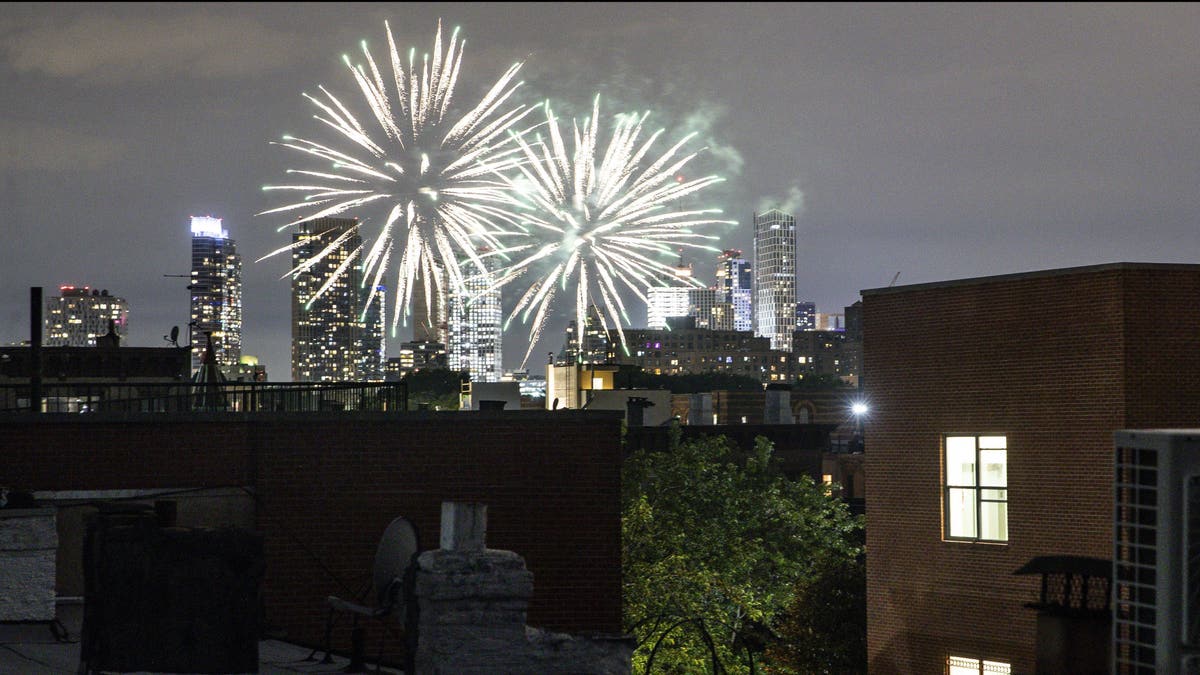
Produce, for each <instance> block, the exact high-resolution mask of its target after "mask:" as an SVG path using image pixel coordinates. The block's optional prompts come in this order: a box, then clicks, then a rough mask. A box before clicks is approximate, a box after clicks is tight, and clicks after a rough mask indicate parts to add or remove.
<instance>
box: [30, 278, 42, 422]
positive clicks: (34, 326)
mask: <svg viewBox="0 0 1200 675" xmlns="http://www.w3.org/2000/svg"><path fill="white" fill-rule="evenodd" d="M29 409H30V410H31V411H33V412H35V413H36V412H41V411H42V287H41V286H31V287H30V288H29Z"/></svg>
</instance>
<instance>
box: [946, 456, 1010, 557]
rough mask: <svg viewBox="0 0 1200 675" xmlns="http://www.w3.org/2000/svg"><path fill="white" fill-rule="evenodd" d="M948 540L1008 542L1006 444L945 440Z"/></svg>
mask: <svg viewBox="0 0 1200 675" xmlns="http://www.w3.org/2000/svg"><path fill="white" fill-rule="evenodd" d="M944 475H945V482H944V490H945V491H944V494H943V499H944V500H945V509H946V512H945V535H946V538H947V539H967V540H972V541H1008V441H1007V438H1006V437H1004V436H946V437H945V474H944Z"/></svg>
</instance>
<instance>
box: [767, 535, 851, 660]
mask: <svg viewBox="0 0 1200 675" xmlns="http://www.w3.org/2000/svg"><path fill="white" fill-rule="evenodd" d="M865 563H866V561H865V560H864V559H863V557H862V556H859V557H857V558H844V557H840V556H835V557H832V558H827V559H825V560H823V561H822V562H821V564H820V565H819V568H818V570H817V573H816V574H815V575H814V576H812V577H811V578H809V579H805V580H803V581H801V582H800V583H798V584H796V587H795V594H794V595H793V596H792V600H791V602H790V603H789V604H788V606H787V608H786V609H785V610H784V612H783V614H782V615H781V616H780V619H779V621H778V623H777V624H776V632H777V635H776V639H775V640H773V641H772V642H771V644H770V645H769V646H768V647H767V661H768V663H769V664H770V667H769V668H768V670H769V672H771V673H865V672H866V671H867V570H866V564H865Z"/></svg>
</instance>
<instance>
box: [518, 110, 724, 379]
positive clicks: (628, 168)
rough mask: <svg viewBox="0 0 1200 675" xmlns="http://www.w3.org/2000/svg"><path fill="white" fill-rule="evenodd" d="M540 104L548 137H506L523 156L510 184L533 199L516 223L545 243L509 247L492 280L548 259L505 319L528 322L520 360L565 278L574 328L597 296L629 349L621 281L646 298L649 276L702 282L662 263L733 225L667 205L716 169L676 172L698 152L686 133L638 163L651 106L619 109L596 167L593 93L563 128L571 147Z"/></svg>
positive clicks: (710, 180)
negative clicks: (586, 113) (580, 116)
mask: <svg viewBox="0 0 1200 675" xmlns="http://www.w3.org/2000/svg"><path fill="white" fill-rule="evenodd" d="M545 112H546V130H547V135H548V137H549V138H548V139H542V138H541V137H540V136H539V137H538V139H537V140H535V141H533V142H529V141H528V140H527V139H526V137H525V136H516V135H514V136H513V139H514V141H515V142H516V143H517V145H518V146H519V147H520V149H521V152H522V154H523V155H524V158H525V159H526V160H527V161H524V162H521V163H518V164H516V165H515V166H514V169H515V172H514V174H513V175H515V176H517V177H516V178H510V179H509V182H510V183H512V185H513V187H514V189H517V190H518V191H520V192H522V193H524V195H525V197H526V199H527V200H528V201H529V202H530V203H531V205H532V206H533V207H534V209H533V210H532V212H531V214H530V213H527V214H525V217H524V218H523V220H522V225H523V226H524V227H525V228H527V229H528V230H530V231H531V232H533V233H537V234H538V235H540V236H539V238H541V239H549V243H546V244H544V245H540V246H539V245H538V244H523V245H521V246H514V247H512V248H510V249H509V252H510V253H516V254H517V255H514V256H513V257H512V262H511V263H510V264H509V265H508V266H507V267H505V268H504V269H502V270H501V271H500V272H499V273H498V274H497V278H496V281H495V286H500V285H504V284H507V283H510V282H512V281H514V280H516V279H517V278H519V277H521V276H523V275H526V274H530V275H531V276H532V274H531V273H532V272H533V271H534V269H535V268H540V267H542V266H543V265H546V266H549V267H550V271H549V272H548V273H546V274H544V275H542V276H539V277H537V278H536V279H534V280H533V281H532V283H531V284H530V286H529V287H528V288H527V289H526V290H525V292H524V293H523V294H521V296H520V298H519V299H518V300H517V303H516V306H515V307H514V308H513V310H512V313H511V314H510V315H509V317H508V319H507V321H506V323H505V327H507V326H508V324H509V323H511V322H512V320H513V319H514V318H516V317H517V316H518V315H519V316H520V317H521V320H522V321H523V322H525V323H529V324H530V333H529V348H528V350H527V351H526V352H525V358H524V359H523V360H522V366H521V367H522V368H523V367H524V365H525V362H527V361H528V360H529V355H530V354H531V353H532V352H533V348H534V345H535V344H536V343H537V341H538V339H539V338H540V336H541V332H542V329H543V328H544V327H545V323H546V319H547V317H548V314H549V312H550V309H551V307H552V305H553V302H554V299H555V296H556V295H557V293H558V292H559V290H561V291H563V292H566V291H567V288H568V286H569V285H570V284H572V283H574V284H575V289H574V295H575V320H576V326H578V327H579V330H580V331H582V330H583V329H584V326H585V325H586V322H585V319H586V312H587V311H588V307H589V306H590V305H592V304H595V305H596V306H597V307H599V308H601V311H600V321H601V323H602V327H603V329H604V330H605V331H607V330H608V329H609V327H610V326H612V327H615V328H616V330H617V333H618V335H619V336H620V339H621V344H622V347H623V348H625V349H626V350H627V351H628V346H627V345H626V344H625V332H624V331H623V330H622V325H628V324H629V323H630V322H629V315H628V313H627V312H626V308H625V304H624V302H623V301H622V300H621V295H620V290H621V288H622V287H624V288H627V289H629V290H630V291H632V292H633V294H634V295H636V296H637V297H638V298H640V299H641V300H642V301H643V302H645V301H646V296H645V289H646V288H648V287H649V286H652V285H654V284H655V283H659V284H668V285H677V284H680V283H683V284H691V285H695V286H700V285H701V284H700V282H698V281H695V280H692V279H680V278H679V277H677V276H676V275H675V274H674V271H675V270H674V267H672V266H671V264H670V263H669V262H667V261H668V260H669V258H670V256H671V254H673V253H674V252H676V251H677V250H679V249H681V248H695V249H702V250H706V251H713V252H718V249H717V248H715V247H712V246H709V245H707V244H705V243H704V242H705V241H709V240H715V239H717V237H716V236H713V235H705V234H701V233H698V232H696V231H695V230H696V229H697V228H704V227H709V226H714V225H735V224H736V223H734V222H733V221H728V220H719V219H717V218H716V217H715V216H716V215H718V214H720V213H721V210H720V209H694V210H683V209H680V208H672V206H676V207H677V206H678V204H679V203H680V200H681V199H683V198H684V197H686V196H688V195H692V194H694V193H697V192H699V191H701V190H703V189H704V188H706V187H708V186H710V185H713V184H715V183H718V182H720V181H721V180H722V179H721V178H719V177H717V176H705V177H702V178H695V179H692V180H687V181H684V180H682V179H678V180H677V179H676V178H675V176H676V174H677V172H678V171H680V170H681V169H683V168H684V167H685V166H686V165H687V164H688V162H690V161H691V160H692V159H694V158H695V157H696V154H697V153H695V152H692V153H689V154H683V153H682V148H683V147H684V145H686V144H687V142H688V141H690V140H691V139H692V137H693V136H694V134H693V135H688V136H686V137H684V138H683V139H682V140H680V141H678V142H677V143H676V144H675V145H673V146H671V147H670V148H669V149H668V150H667V151H666V152H664V153H663V154H662V155H660V156H659V157H658V158H657V159H655V160H654V161H652V162H650V163H649V164H648V165H645V160H646V157H647V155H649V153H650V151H651V148H652V146H653V144H654V143H655V141H656V140H658V138H659V137H660V136H661V135H662V134H663V130H659V131H656V132H654V133H653V134H651V135H650V136H649V137H648V138H646V140H645V141H639V138H640V137H641V134H642V129H643V123H644V122H645V120H646V118H647V116H648V115H649V113H645V114H641V115H638V114H634V113H630V114H622V115H617V116H616V118H615V124H614V125H613V128H612V131H611V133H610V134H609V139H608V145H607V147H606V148H604V149H603V155H602V156H601V157H600V162H599V165H598V166H597V151H598V149H599V142H600V98H599V97H598V96H597V97H596V99H595V101H594V103H593V106H592V115H591V117H590V118H588V119H585V120H584V121H583V123H582V126H581V125H580V124H579V123H578V122H573V123H572V127H571V129H570V130H569V131H568V133H569V134H570V135H571V136H572V137H573V141H574V143H573V145H572V148H571V149H570V150H568V148H567V143H566V142H565V141H564V138H563V137H564V134H563V132H562V131H561V130H560V129H559V120H558V119H557V118H556V117H555V116H554V113H553V111H551V109H550V107H549V106H548V105H547V106H545ZM643 166H644V168H643ZM597 299H598V302H597ZM531 315H532V316H533V320H532V322H530V321H529V319H530V316H531Z"/></svg>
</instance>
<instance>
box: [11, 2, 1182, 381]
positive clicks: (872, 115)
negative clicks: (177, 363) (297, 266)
mask: <svg viewBox="0 0 1200 675" xmlns="http://www.w3.org/2000/svg"><path fill="white" fill-rule="evenodd" d="M11 10H12V11H8V12H6V17H5V18H4V19H3V20H0V29H2V30H3V31H4V33H5V36H6V40H5V47H4V48H3V49H2V50H0V81H2V82H4V87H5V90H6V91H9V92H12V96H11V97H10V107H9V109H8V110H6V111H5V113H4V114H3V115H0V131H3V134H2V136H3V137H4V138H5V139H6V143H7V145H8V147H7V152H6V153H2V154H3V155H4V157H3V159H2V160H0V162H2V163H3V169H2V174H3V176H2V182H0V204H2V206H3V208H4V209H5V212H6V214H7V222H6V226H5V235H6V244H7V245H6V254H5V256H4V261H3V262H4V263H5V264H4V266H3V268H4V276H3V277H2V278H3V279H4V280H5V281H6V282H7V283H4V284H0V289H2V290H0V293H2V295H0V343H5V344H7V343H10V342H14V341H19V340H22V339H26V338H28V334H27V333H28V316H27V312H28V302H27V297H28V288H29V287H30V286H42V287H43V288H46V289H53V288H57V287H59V286H60V285H64V284H88V285H90V286H92V287H93V288H110V289H118V292H119V293H120V294H121V296H122V297H124V298H126V299H127V301H128V302H129V305H130V312H131V318H130V326H131V334H130V336H129V337H128V339H127V340H126V341H125V342H124V344H128V345H132V346H163V345H165V343H164V342H163V341H162V338H161V336H163V335H164V334H166V333H168V332H169V330H170V328H171V326H173V325H178V326H180V327H181V329H185V328H186V324H187V320H188V309H187V307H188V292H187V290H186V288H185V287H186V285H187V284H186V283H185V282H183V281H182V280H179V279H172V278H168V277H165V276H164V275H179V274H180V273H182V272H185V271H186V270H187V269H188V268H187V265H188V233H187V221H188V218H189V217H190V216H192V215H202V214H212V215H213V216H215V217H220V218H222V219H223V220H224V224H225V227H226V228H227V229H229V230H230V233H231V237H233V238H234V239H236V240H237V241H238V247H239V252H240V253H241V254H242V256H243V258H244V259H245V261H246V262H245V265H244V269H243V275H244V282H243V283H244V310H243V311H244V315H245V320H244V324H245V325H244V344H243V352H244V353H246V354H250V355H255V356H258V357H259V358H260V359H261V360H262V361H263V362H264V363H265V364H266V366H267V368H268V372H269V373H270V374H271V375H272V377H273V379H279V378H280V376H281V375H282V374H283V373H286V372H287V371H288V368H289V365H290V364H289V360H288V358H287V356H288V344H289V335H288V332H289V331H288V319H287V315H288V309H287V307H288V305H289V302H288V295H289V283H288V281H287V280H286V279H280V277H281V276H283V275H284V274H285V273H286V271H287V268H286V267H287V265H286V261H283V260H279V259H278V258H276V259H272V260H268V261H264V262H262V263H254V262H251V261H253V260H255V259H257V258H259V257H261V256H262V255H265V254H266V253H267V252H269V251H271V250H273V249H275V248H278V246H279V245H281V241H280V238H279V235H278V234H277V233H276V232H275V231H274V230H275V225H276V223H268V222H266V220H265V219H264V218H256V217H254V216H253V214H254V213H258V212H260V211H262V210H264V209H266V208H269V207H270V206H272V204H271V202H270V201H269V200H268V199H266V197H265V196H264V195H263V193H262V192H261V190H260V187H261V186H262V185H263V184H265V183H269V182H273V181H275V179H276V178H277V177H278V175H279V172H280V171H281V170H282V168H283V167H284V166H285V164H286V161H287V160H286V158H285V157H283V156H282V155H281V154H280V153H278V152H273V149H272V148H271V147H269V146H268V143H269V142H270V141H272V140H275V139H277V138H278V137H279V135H280V134H281V133H287V132H290V131H301V130H302V127H303V125H305V124H306V123H307V122H309V121H311V120H310V119H309V115H310V111H309V109H308V107H307V106H306V102H305V101H304V100H303V98H302V96H301V92H303V91H308V90H310V89H311V88H313V87H314V86H315V83H318V82H324V83H326V84H327V86H331V87H333V86H335V85H336V86H337V89H338V91H337V93H339V94H347V93H349V91H348V90H347V89H346V88H345V86H344V85H345V82H344V78H345V76H344V66H343V65H342V64H341V62H340V60H339V59H340V56H341V54H342V53H344V52H349V51H351V50H353V49H355V48H356V47H357V44H358V41H359V40H360V39H363V38H365V39H367V40H369V41H370V42H371V43H372V44H374V45H378V44H379V37H378V34H379V27H380V26H381V25H382V21H383V20H384V19H389V20H391V22H392V25H393V28H394V30H396V32H397V41H398V42H400V43H402V44H405V45H408V44H417V45H423V44H425V43H427V42H428V36H429V35H430V34H431V31H432V30H433V29H434V27H435V25H436V22H437V19H438V18H439V16H440V17H441V18H443V20H444V21H445V22H446V24H447V25H448V26H454V25H460V26H461V27H462V34H463V36H464V37H465V38H466V39H467V41H468V47H467V50H466V53H465V57H464V59H465V60H464V63H465V66H466V68H468V69H469V70H470V72H469V73H468V72H467V70H464V81H463V82H461V83H460V87H462V88H463V91H464V92H468V91H475V89H474V88H477V87H480V86H486V85H487V84H489V83H490V82H491V81H494V80H495V78H496V77H497V76H498V75H499V74H500V73H501V72H502V71H503V67H504V66H502V65H500V64H508V63H510V62H512V61H514V60H525V62H526V65H525V66H524V67H523V70H522V74H523V77H525V78H526V80H527V84H526V87H527V88H528V89H529V90H530V100H539V99H538V98H537V97H542V96H544V97H547V98H550V99H552V100H553V101H555V102H556V103H557V104H558V105H559V106H560V107H559V108H556V111H560V112H562V113H563V114H567V113H571V114H577V113H579V112H581V110H582V109H583V108H585V107H587V106H588V105H590V103H591V95H592V93H593V92H594V91H596V90H600V91H602V93H603V95H604V97H605V101H606V104H605V108H606V109H608V110H614V111H615V110H643V109H644V110H649V111H650V112H651V113H652V117H651V119H652V120H654V121H655V123H656V124H658V125H661V126H664V127H666V128H669V129H671V130H673V131H683V130H685V129H686V130H696V131H699V132H700V134H701V140H702V141H703V143H702V145H704V146H706V147H707V148H708V150H707V151H706V152H705V153H704V154H703V156H702V157H700V158H699V159H700V160H703V161H705V162H706V164H705V166H704V167H703V168H704V169H705V170H706V171H709V170H711V171H714V172H716V173H718V174H721V175H723V176H725V177H726V178H727V181H726V183H724V184H723V186H722V188H723V189H722V192H721V193H720V194H719V195H718V196H717V197H716V198H715V200H714V201H715V202H716V203H717V204H718V205H719V206H721V207H722V208H723V209H724V210H725V214H724V216H725V217H727V218H730V219H733V220H736V221H737V222H738V223H739V225H738V226H737V227H736V228H731V229H730V230H729V231H727V232H721V233H719V234H720V236H721V240H720V241H719V242H717V243H718V244H719V246H720V247H721V248H729V249H733V248H737V249H742V250H745V251H750V250H751V249H752V246H751V228H750V222H749V221H750V218H751V214H752V213H754V212H756V211H760V212H761V211H762V210H764V209H765V208H766V207H767V206H778V207H780V208H781V209H782V210H784V211H788V212H792V211H790V210H789V209H792V208H794V214H795V215H796V225H797V230H798V235H799V244H798V248H797V267H798V270H797V277H798V281H797V294H798V296H799V298H800V299H809V300H813V301H815V303H816V305H817V308H818V309H819V310H820V311H823V312H836V311H838V310H840V308H841V307H843V306H846V305H850V304H852V303H853V302H854V301H855V300H857V299H858V291H860V290H862V289H867V288H878V287H883V286H886V285H888V283H889V282H890V281H891V280H892V279H893V276H894V275H895V274H896V273H897V272H899V273H900V277H899V279H898V282H897V284H898V285H906V284H911V283H920V282H925V281H935V280H940V279H948V278H964V277H975V276H983V275H988V274H1004V273H1014V272H1023V271H1030V270H1036V269H1045V268H1053V267H1068V266H1074V265H1087V264H1096V263H1105V262H1114V261H1122V260H1131V261H1145V262H1191V261H1194V260H1196V259H1197V257H1200V242H1198V241H1197V237H1195V225H1196V219H1197V218H1196V214H1197V212H1200V196H1198V195H1197V194H1196V192H1195V190H1194V186H1195V184H1196V183H1197V179H1198V177H1200V166H1198V160H1197V157H1200V141H1198V140H1197V139H1196V135H1195V134H1194V133H1192V132H1191V128H1192V126H1194V118H1195V113H1194V111H1195V110H1196V109H1198V108H1200V92H1197V90H1196V87H1194V86H1190V83H1191V82H1192V81H1193V79H1194V78H1192V77H1191V75H1190V73H1194V72H1196V69H1197V68H1198V67H1200V55H1198V54H1197V50H1195V49H1194V47H1192V46H1191V39H1192V38H1191V36H1193V35H1194V34H1195V33H1196V32H1197V30H1198V29H1200V11H1198V10H1197V9H1196V8H1194V7H1188V6H1152V7H1149V8H1143V7H1136V6H1114V5H1101V6H1027V5H1018V6H1015V7H1014V6H1001V5H998V6H978V5H974V6H930V5H888V6H879V5H870V6H856V5H850V6H825V5H801V6H787V5H749V6H746V7H740V6H739V7H738V8H733V7H727V6H721V5H671V6H670V7H669V8H668V7H666V6H665V5H664V6H657V5H649V6H634V5H622V6H621V11H619V12H613V11H611V9H610V8H606V7H605V6H603V5H601V6H567V5H562V6H553V5H551V6H541V5H538V6H534V5H520V4H517V5H499V6H487V5H479V6H456V7H453V8H449V7H425V6H403V7H385V6H378V5H365V6H350V7H348V8H347V7H346V6H336V7H335V6H331V5H305V6H301V7H298V8H297V9H296V11H295V12H289V13H288V15H283V14H282V13H279V12H278V11H277V10H276V9H274V8H273V7H269V6H266V5H232V6H219V5H195V4H189V5H166V6H144V5H95V6H72V5H38V4H32V3H27V4H16V5H13V6H12V7H11ZM584 64H594V65H588V66H586V67H585V65H584ZM610 104H611V106H610ZM572 107H573V108H574V109H571V108H572ZM698 175H699V174H698ZM686 206H693V205H691V204H688V205H686ZM349 215H353V214H349ZM689 260H690V261H693V262H695V263H696V265H695V267H696V269H697V271H698V273H699V275H700V276H701V278H702V280H703V282H704V284H705V285H709V284H711V283H713V279H712V278H711V268H712V262H711V261H709V260H706V259H703V258H701V257H700V256H698V255H694V254H689ZM506 302H507V298H506ZM638 311H639V310H634V311H633V312H632V313H633V315H634V316H636V315H637V313H638ZM566 313H569V312H564V314H566ZM567 318H568V317H566V316H562V317H559V322H558V323H557V324H550V325H548V326H547V329H546V330H547V335H562V334H563V327H565V324H566V320H567ZM407 337H408V336H407V335H405V334H404V333H403V329H401V332H399V333H398V334H397V335H396V337H395V338H394V339H390V342H391V343H392V344H398V343H399V342H401V341H403V340H405V339H407ZM389 338H391V336H390V335H389ZM526 342H527V338H526V336H525V335H524V334H523V332H522V331H521V330H519V329H518V328H517V326H516V325H514V326H513V327H512V328H511V329H510V330H509V331H508V332H507V334H506V343H507V344H506V345H505V348H504V353H505V354H506V355H507V356H511V357H512V358H511V359H510V360H509V362H507V363H505V367H506V368H512V367H515V365H516V364H515V363H514V362H513V361H514V360H519V355H520V354H522V353H523V352H524V346H525V344H526ZM552 342H553V341H552ZM559 346H560V345H558V344H548V345H546V347H547V348H548V349H554V350H557V349H558V348H559ZM531 363H532V362H531Z"/></svg>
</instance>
